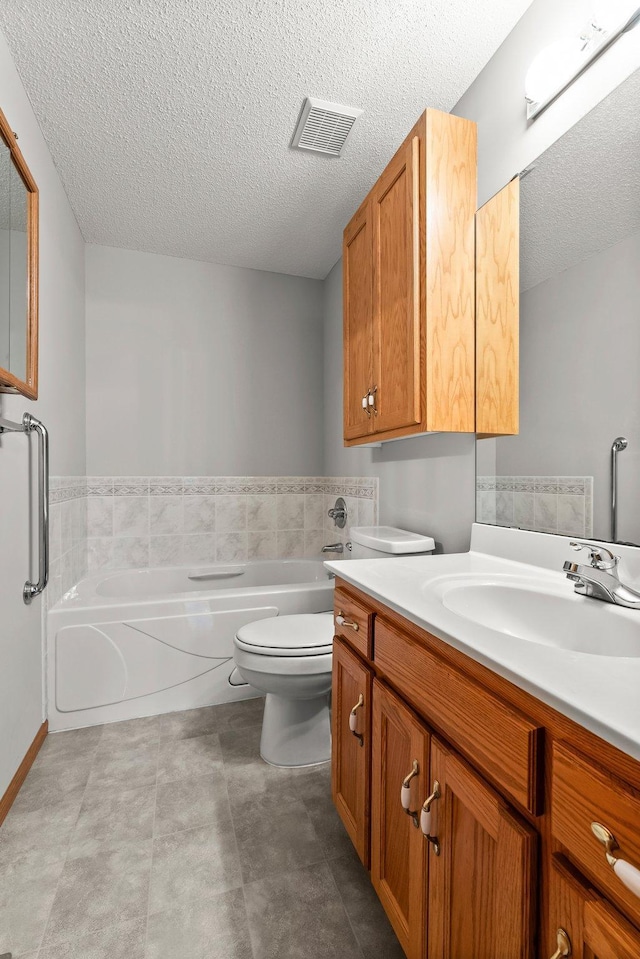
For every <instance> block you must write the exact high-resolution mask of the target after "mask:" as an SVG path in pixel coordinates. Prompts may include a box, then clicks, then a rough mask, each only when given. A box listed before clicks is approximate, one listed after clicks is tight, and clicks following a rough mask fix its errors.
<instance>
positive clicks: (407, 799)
mask: <svg viewBox="0 0 640 959" xmlns="http://www.w3.org/2000/svg"><path fill="white" fill-rule="evenodd" d="M419 775H420V766H419V764H418V760H417V759H414V760H413V765H412V767H411V772H410V773H409V775H408V776H405V777H404V779H403V780H402V788H401V790H400V802H401V804H402V808H403V809H404V811H405V812H406V814H407V816H411V818H412V819H413V825H414V826H415V827H416V829H417V828H418V827H419V826H420V822H419V820H418V813H417V812H416V811H415V810H414V809H411V780H412V779H415V777H416V776H419Z"/></svg>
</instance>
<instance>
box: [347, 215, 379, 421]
mask: <svg viewBox="0 0 640 959" xmlns="http://www.w3.org/2000/svg"><path fill="white" fill-rule="evenodd" d="M342 276H343V324H344V325H343V341H344V437H345V439H357V438H358V437H362V436H366V435H367V434H368V433H370V432H371V430H372V428H373V425H372V420H373V411H372V410H371V409H370V408H369V407H368V405H366V406H365V407H363V399H366V398H367V393H368V390H369V388H370V387H371V379H372V376H373V303H372V295H373V287H372V283H373V227H372V222H371V203H370V201H369V200H368V199H367V200H365V202H364V203H363V204H362V206H361V207H360V209H359V210H358V212H357V213H356V214H355V216H354V217H353V219H352V220H351V222H350V223H349V225H348V226H347V228H346V229H345V231H344V237H343V243H342Z"/></svg>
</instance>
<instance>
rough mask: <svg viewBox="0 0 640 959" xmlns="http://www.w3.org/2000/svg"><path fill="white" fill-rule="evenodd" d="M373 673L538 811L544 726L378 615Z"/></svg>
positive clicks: (524, 803)
mask: <svg viewBox="0 0 640 959" xmlns="http://www.w3.org/2000/svg"><path fill="white" fill-rule="evenodd" d="M374 662H375V665H376V667H377V669H378V670H379V671H380V672H381V673H383V674H384V676H385V677H386V678H387V679H388V680H389V682H390V683H392V684H393V685H394V686H395V687H396V688H397V689H398V690H400V691H401V692H402V696H403V697H404V698H405V699H406V700H407V701H408V702H409V703H410V704H411V705H413V706H414V708H415V709H416V710H417V711H418V712H420V713H421V714H422V715H423V716H424V717H425V719H426V720H427V721H428V722H429V721H430V722H431V723H433V725H434V726H435V727H436V729H437V730H438V731H439V732H441V733H442V734H443V735H444V736H445V737H447V738H449V739H450V740H451V742H452V743H455V746H456V748H457V749H459V750H460V751H461V752H463V753H465V754H466V756H467V758H468V759H470V760H471V761H472V762H473V764H474V766H476V767H477V768H478V769H480V770H482V771H484V772H485V773H486V774H487V775H488V776H489V777H490V778H491V779H492V780H493V782H495V783H496V784H498V785H499V786H500V787H501V788H502V789H503V790H504V791H505V793H507V794H508V795H509V796H511V797H512V798H513V799H515V800H516V802H518V803H520V805H521V806H522V807H523V808H525V809H528V810H529V811H530V812H531V813H533V814H534V815H540V813H541V812H542V800H541V788H540V786H541V766H542V761H543V756H542V732H543V730H542V728H541V727H539V726H536V725H535V723H533V722H532V721H531V720H530V719H528V718H527V717H526V716H524V715H523V714H522V713H520V712H518V711H517V710H516V709H514V708H513V707H511V706H508V705H507V704H506V703H504V702H503V701H502V700H501V699H498V698H497V697H496V696H494V695H493V694H492V693H490V692H489V691H488V690H486V689H484V688H483V687H482V686H480V685H479V684H478V683H476V682H475V681H474V680H472V679H469V678H468V677H466V676H464V675H463V674H462V673H461V672H459V671H458V670H457V669H456V668H455V667H453V666H450V665H449V664H448V663H446V662H445V661H444V660H442V659H440V658H439V657H438V656H437V655H435V654H434V653H432V652H431V651H430V650H429V649H427V648H426V647H425V646H424V645H422V644H421V643H420V642H419V641H417V640H414V639H412V638H411V637H409V636H406V635H404V634H403V633H401V632H399V631H398V630H397V629H395V627H393V626H391V625H390V624H389V623H387V622H385V620H384V619H381V618H380V617H379V616H378V617H376V627H375V656H374Z"/></svg>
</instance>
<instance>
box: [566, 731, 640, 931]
mask: <svg viewBox="0 0 640 959" xmlns="http://www.w3.org/2000/svg"><path fill="white" fill-rule="evenodd" d="M552 776H553V779H552V798H551V829H552V832H553V835H554V838H555V839H557V840H558V842H561V843H562V845H563V846H564V848H565V850H566V852H567V855H568V856H569V857H570V858H571V859H573V861H574V862H575V863H576V864H577V865H579V866H580V868H581V869H582V870H583V871H584V873H585V875H587V876H588V877H589V879H591V881H592V882H594V883H595V884H596V885H597V886H598V887H599V888H600V889H601V890H602V891H603V892H605V893H607V895H609V896H610V897H611V898H612V899H613V900H614V901H615V902H616V903H617V904H618V905H620V906H621V907H623V908H624V910H625V912H627V913H628V914H629V915H630V916H631V917H632V918H634V919H635V920H636V921H640V897H639V896H637V895H635V894H634V893H633V892H631V891H630V890H629V889H627V888H626V886H625V885H623V883H622V882H621V880H620V879H619V878H618V876H617V875H616V874H615V872H614V871H613V868H612V867H611V866H610V865H609V863H608V862H607V860H606V857H605V848H604V846H603V845H602V844H601V843H600V842H599V841H598V840H597V839H596V837H595V836H594V834H593V832H592V831H591V823H592V822H597V823H601V824H602V825H603V826H605V827H606V828H607V829H608V830H609V831H610V832H611V833H612V834H613V836H614V837H615V839H616V842H617V844H618V847H619V848H618V849H616V850H614V852H613V855H614V856H615V857H616V858H619V859H620V860H624V861H625V862H627V863H630V864H631V865H632V866H635V867H637V868H638V869H640V793H639V792H638V791H637V790H635V789H634V788H633V787H632V786H630V785H629V784H628V783H625V782H623V781H622V780H619V779H614V778H613V777H612V776H611V775H610V774H609V773H607V771H606V770H605V769H601V768H600V767H599V766H597V765H594V764H593V763H592V762H590V761H589V760H588V759H585V758H584V757H583V756H581V755H580V754H579V753H576V752H574V751H573V750H572V749H569V748H568V747H567V746H565V745H564V743H554V746H553V773H552ZM638 879H639V890H640V874H639V876H638Z"/></svg>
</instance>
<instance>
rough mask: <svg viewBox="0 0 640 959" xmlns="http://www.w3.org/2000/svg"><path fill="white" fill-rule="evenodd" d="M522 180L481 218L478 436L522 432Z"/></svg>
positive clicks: (483, 209) (483, 210)
mask: <svg viewBox="0 0 640 959" xmlns="http://www.w3.org/2000/svg"><path fill="white" fill-rule="evenodd" d="M519 332H520V180H519V178H516V179H515V180H512V181H511V183H508V184H507V186H506V187H504V189H502V190H501V191H500V192H499V193H497V194H496V196H494V197H492V199H491V200H489V201H488V203H485V205H484V206H483V207H481V209H480V210H478V213H477V215H476V402H477V412H476V432H477V433H478V435H479V437H480V438H483V437H488V436H503V435H513V434H515V433H517V432H518V430H519V400H520V391H519V383H520V377H519V369H520V359H519Z"/></svg>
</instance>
